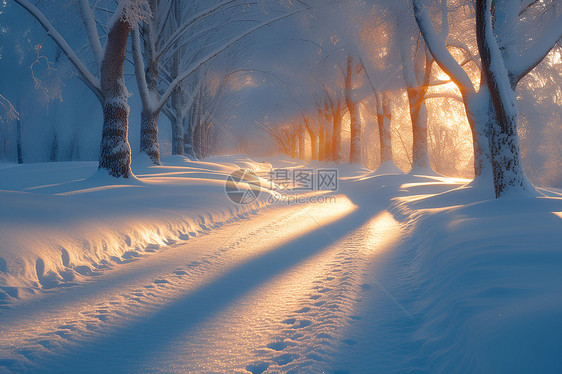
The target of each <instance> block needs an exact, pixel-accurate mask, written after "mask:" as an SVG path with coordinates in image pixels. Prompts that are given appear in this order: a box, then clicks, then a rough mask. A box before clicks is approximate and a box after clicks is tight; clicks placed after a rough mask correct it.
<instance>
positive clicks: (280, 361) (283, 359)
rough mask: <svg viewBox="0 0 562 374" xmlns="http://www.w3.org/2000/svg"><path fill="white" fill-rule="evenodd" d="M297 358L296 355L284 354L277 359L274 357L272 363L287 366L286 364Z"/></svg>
mask: <svg viewBox="0 0 562 374" xmlns="http://www.w3.org/2000/svg"><path fill="white" fill-rule="evenodd" d="M296 358H297V356H296V355H292V354H290V353H284V354H282V355H280V356H278V357H275V358H274V359H273V361H275V363H276V364H277V365H279V366H283V365H287V364H288V363H290V362H292V361H294V360H295V359H296Z"/></svg>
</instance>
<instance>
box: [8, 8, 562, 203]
mask: <svg viewBox="0 0 562 374" xmlns="http://www.w3.org/2000/svg"><path fill="white" fill-rule="evenodd" d="M53 3H54V2H48V1H38V2H37V1H35V2H31V1H29V0H9V1H8V2H7V3H5V4H4V5H3V6H2V7H3V8H4V11H3V13H10V12H12V13H13V12H15V11H16V9H15V7H17V6H19V8H18V10H21V9H24V10H25V13H26V14H25V17H26V18H25V22H26V23H29V24H31V23H32V22H33V25H30V26H28V28H29V29H31V28H34V30H36V31H35V32H34V33H35V34H34V35H35V36H36V37H37V40H32V41H31V42H30V43H31V44H33V45H34V46H35V48H34V50H33V51H29V52H27V53H28V54H31V55H32V60H33V64H31V69H29V70H28V73H29V74H30V75H32V77H33V81H34V83H35V89H36V91H37V92H38V94H37V96H42V97H46V99H45V100H46V101H47V102H49V101H51V104H49V106H50V110H51V111H54V110H60V111H62V110H64V105H63V103H64V101H63V102H62V103H61V102H58V103H57V102H56V101H57V99H59V100H60V96H61V93H60V90H61V88H60V87H61V85H62V83H61V80H63V79H65V80H76V78H78V79H77V80H79V81H80V82H81V84H83V85H85V87H87V88H88V90H89V91H90V92H91V94H93V95H94V96H95V98H96V99H97V101H98V102H99V106H98V108H99V109H97V110H99V112H100V113H103V125H102V127H101V139H100V144H99V150H100V151H99V168H100V169H101V170H105V171H106V172H107V173H109V175H111V176H113V177H116V178H121V177H123V178H129V177H131V176H132V175H133V174H132V171H131V161H132V160H133V159H139V160H140V159H144V160H145V162H149V163H152V164H156V165H158V164H160V163H161V161H160V159H161V155H160V148H161V147H160V143H162V141H163V139H162V136H161V135H160V137H159V131H161V130H162V129H161V126H162V123H163V121H162V118H166V123H169V129H167V130H166V133H167V134H169V135H168V138H169V144H170V147H169V148H170V153H171V154H173V155H185V156H187V157H189V158H192V159H195V158H204V157H208V156H210V155H212V154H217V153H221V152H225V151H235V152H244V153H252V148H254V147H253V146H252V144H253V142H260V140H261V139H264V138H265V139H266V140H267V142H269V144H270V147H269V150H263V149H262V151H263V152H269V153H276V152H278V153H284V154H286V155H288V156H290V157H294V158H300V159H303V160H307V161H310V160H318V161H320V162H333V163H343V162H349V163H353V164H361V163H362V164H363V165H365V166H367V167H369V168H371V169H376V168H378V167H384V168H386V169H388V168H396V167H400V168H401V169H403V170H410V172H413V173H417V172H428V171H429V172H431V169H433V170H435V171H436V172H439V173H446V174H449V175H460V176H469V177H472V176H474V181H473V184H474V185H475V186H478V187H481V188H483V189H484V190H487V191H489V192H490V193H493V194H495V196H496V197H501V196H504V195H506V194H508V193H512V192H516V193H517V192H530V191H532V190H533V187H532V184H531V182H529V178H528V175H527V174H526V173H525V171H526V169H525V168H524V165H525V160H526V159H525V158H527V159H528V160H527V161H526V162H527V164H528V165H534V164H533V163H542V165H543V166H542V172H541V174H540V175H537V174H536V173H535V174H534V172H535V169H536V170H538V169H540V168H527V170H528V169H533V170H530V171H528V172H527V173H528V174H529V177H530V179H532V180H533V181H537V182H544V183H550V184H552V185H555V186H558V185H559V184H562V176H561V175H560V172H559V171H558V170H559V169H560V163H561V160H562V154H560V152H559V151H558V148H559V146H558V144H557V139H560V138H561V134H562V129H561V126H560V124H561V120H562V91H561V90H562V89H561V86H560V83H561V82H562V46H561V37H562V4H561V3H560V2H559V1H557V0H481V1H480V0H478V1H472V0H404V1H395V0H394V1H390V0H370V1H355V0H348V1H346V0H341V1H335V2H324V1H319V0H311V1H295V2H290V1H276V0H261V1H258V2H255V3H254V2H248V1H240V0H222V1H221V0H218V1H185V0H120V1H110V0H97V1H89V0H73V1H69V2H68V3H67V2H65V4H64V5H62V4H58V3H59V2H57V4H53ZM16 4H17V5H16ZM69 14H71V15H72V16H71V17H69ZM69 18H70V19H69ZM6 30H7V29H6ZM37 30H39V31H37ZM41 30H42V31H41ZM14 32H16V31H14ZM3 33H4V34H5V35H4V36H3V37H4V38H7V37H8V31H4V32H3ZM27 33H28V34H25V36H23V35H22V38H26V39H27V40H28V43H29V39H30V38H31V36H30V35H29V33H30V32H29V30H28V31H27ZM12 38H14V40H16V39H17V38H16V37H15V36H13V35H12ZM46 39H48V41H47V40H46ZM18 43H21V41H18ZM14 44H16V43H15V42H14ZM20 49H21V48H20ZM4 53H5V52H4ZM22 53H23V52H22ZM33 53H36V55H35V56H33ZM4 60H5V58H4ZM0 61H2V59H0ZM51 70H52V71H54V72H51ZM63 75H65V77H64V78H62V76H63ZM52 76H57V77H58V78H57V79H54V78H52ZM128 77H131V78H132V77H134V79H129V78H128ZM133 84H136V86H135V87H132V85H133ZM2 89H3V90H4V91H5V88H3V87H2ZM266 89H270V90H277V91H279V92H281V93H280V94H277V96H275V95H270V96H267V95H266V94H265V93H264V92H265V90H266ZM133 90H134V91H135V92H138V98H139V99H140V103H139V104H140V109H139V112H140V115H139V116H138V118H137V117H134V118H133V117H132V116H131V115H130V107H129V104H128V101H129V96H130V94H129V92H130V91H133ZM252 90H253V91H254V92H255V93H254V94H253V95H254V96H252V94H251V93H249V92H252ZM1 93H2V94H3V95H4V96H0V103H1V104H2V107H1V108H0V110H2V112H0V120H2V122H4V123H3V124H0V127H3V129H2V133H0V136H2V140H3V144H2V145H0V146H2V148H1V150H2V152H3V158H8V151H7V149H8V148H9V146H11V144H17V152H16V153H17V158H18V160H19V161H20V162H22V159H24V158H25V157H24V156H25V155H22V150H21V143H22V141H24V140H22V135H21V123H20V122H21V121H20V119H19V117H20V116H18V112H22V110H21V108H20V107H18V105H19V102H20V101H22V100H23V98H16V96H17V97H19V96H21V94H18V95H16V94H13V96H14V97H10V95H9V94H10V93H11V92H8V91H6V92H1ZM51 96H52V97H51ZM260 96H262V97H261V98H260ZM29 97H31V95H29ZM49 97H51V98H50V99H49ZM242 97H245V100H246V101H247V102H246V103H243V102H242V101H243V100H242ZM53 100H54V103H53ZM248 102H249V104H248ZM12 104H13V105H12ZM59 107H60V108H59ZM258 107H261V109H257V108H258ZM279 107H283V108H282V109H280V110H277V112H275V110H276V109H275V108H279ZM73 110H80V108H75V109H73ZM268 110H269V111H270V112H269V113H267V112H266V113H265V114H264V115H262V116H261V119H260V120H254V121H251V120H249V119H248V118H251V117H252V116H251V115H249V116H247V117H244V113H248V112H250V111H254V112H258V113H262V112H264V111H268ZM87 111H88V110H86V109H84V113H83V115H88V113H87ZM254 117H256V116H254ZM237 119H238V120H239V122H242V121H245V122H247V124H246V125H245V127H244V129H243V131H237V130H236V129H235V128H234V127H232V126H230V125H229V123H230V122H236V121H237ZM132 121H135V122H138V124H139V125H138V129H139V138H138V145H135V146H134V149H138V154H132V153H133V152H131V146H130V144H129V122H132ZM248 122H249V123H248ZM252 122H253V123H252ZM537 122H538V123H537ZM12 123H15V125H11V126H14V128H15V129H16V130H17V131H12V132H10V131H8V125H10V124H12ZM30 126H31V125H30ZM33 126H41V124H39V123H37V124H33ZM66 132H69V130H66ZM71 132H72V134H73V135H72V136H70V137H69V136H68V135H66V138H67V139H70V140H69V141H72V142H73V144H74V143H76V142H78V140H77V137H78V136H79V135H78V133H77V132H76V131H71ZM53 134H54V135H52V137H51V140H50V144H51V145H50V147H49V150H48V153H49V156H48V158H49V160H51V161H56V160H59V159H61V157H60V156H58V153H59V151H58V147H59V144H60V140H59V138H61V137H62V135H57V134H58V133H57V132H56V131H53ZM521 137H523V141H522V140H521V139H520V138H521ZM10 139H11V140H10ZM12 148H14V147H13V146H12ZM72 149H73V151H72V152H70V153H69V152H67V154H71V155H74V156H76V155H77V154H78V153H79V147H78V146H76V145H74V146H73V147H72ZM533 154H536V155H538V156H532V155H533ZM74 156H71V157H70V158H80V157H79V156H76V157H74Z"/></svg>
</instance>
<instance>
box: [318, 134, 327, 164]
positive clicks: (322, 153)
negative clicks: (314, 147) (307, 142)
mask: <svg viewBox="0 0 562 374" xmlns="http://www.w3.org/2000/svg"><path fill="white" fill-rule="evenodd" d="M325 159H326V129H325V128H324V127H323V126H322V127H320V130H319V131H318V161H324V160H325Z"/></svg>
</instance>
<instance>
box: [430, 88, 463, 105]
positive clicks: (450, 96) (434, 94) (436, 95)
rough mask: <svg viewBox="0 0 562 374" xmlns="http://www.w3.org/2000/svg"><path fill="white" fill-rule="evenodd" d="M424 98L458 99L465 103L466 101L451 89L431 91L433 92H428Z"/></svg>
mask: <svg viewBox="0 0 562 374" xmlns="http://www.w3.org/2000/svg"><path fill="white" fill-rule="evenodd" d="M423 99H424V100H428V99H453V100H456V101H458V102H459V103H461V104H464V101H463V99H462V97H460V96H459V95H456V94H454V93H453V92H450V91H445V92H431V93H426V94H425V96H424V97H423Z"/></svg>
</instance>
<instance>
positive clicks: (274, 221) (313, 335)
mask: <svg viewBox="0 0 562 374" xmlns="http://www.w3.org/2000/svg"><path fill="white" fill-rule="evenodd" d="M399 237H400V225H399V224H398V222H396V221H394V219H393V218H392V216H391V215H390V214H389V213H387V212H386V211H384V210H381V211H377V212H369V213H367V212H365V211H364V210H362V209H357V206H355V205H354V204H353V203H351V202H350V201H349V200H348V199H347V198H346V197H345V196H343V195H341V196H337V199H336V201H333V202H330V203H324V204H311V205H307V206H302V205H301V206H290V207H284V208H277V209H271V210H267V211H265V212H263V213H260V214H259V215H257V216H251V218H249V219H246V220H242V221H238V222H235V223H232V224H229V225H226V226H224V227H223V228H221V229H218V230H214V231H211V232H210V233H209V234H207V235H203V236H199V237H196V238H192V239H190V240H189V241H188V242H187V243H186V244H181V245H177V246H175V247H171V248H169V249H167V250H165V251H162V252H159V253H156V254H152V255H147V256H144V257H143V258H141V259H140V260H138V261H134V262H131V263H128V264H125V265H121V266H118V267H116V268H114V269H112V270H108V271H106V272H105V273H103V274H102V275H100V276H98V277H92V279H91V280H90V281H88V282H86V283H83V284H79V285H77V286H74V287H70V288H67V289H63V290H60V289H59V290H57V291H55V292H52V293H47V294H45V295H43V296H41V297H40V298H34V299H30V300H28V301H23V302H21V303H20V304H18V305H15V306H14V308H13V309H10V310H7V311H5V312H3V313H2V314H1V315H0V326H1V330H2V331H1V332H0V347H3V349H4V351H3V352H1V356H4V357H5V359H3V360H0V365H2V366H0V370H2V369H6V370H10V369H11V370H15V371H25V370H31V371H34V372H36V371H47V372H79V371H80V372H83V371H89V370H91V371H95V372H248V371H250V372H262V371H263V370H265V369H268V372H276V371H282V372H286V371H288V370H291V369H295V370H297V371H299V372H302V371H306V372H321V371H322V370H324V369H327V368H332V367H333V363H331V361H330V360H331V358H332V357H333V355H334V354H336V353H337V352H338V351H339V350H340V349H341V348H342V347H346V346H353V345H355V344H357V343H358V342H357V341H356V340H355V339H354V337H353V336H348V334H347V331H348V330H349V327H350V326H351V325H353V324H356V323H360V322H361V319H362V316H361V315H359V314H358V311H360V310H361V303H362V302H363V301H364V300H365V298H366V297H367V296H368V294H369V292H371V291H373V289H374V288H375V287H376V285H375V282H373V281H372V278H370V277H369V274H368V272H369V271H370V270H369V269H370V268H371V265H372V264H373V263H375V262H377V261H382V259H384V255H385V253H386V250H388V249H390V248H391V247H392V245H393V243H394V242H395V240H397V239H399ZM11 347H14V348H13V351H11ZM1 356H0V357H1Z"/></svg>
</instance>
